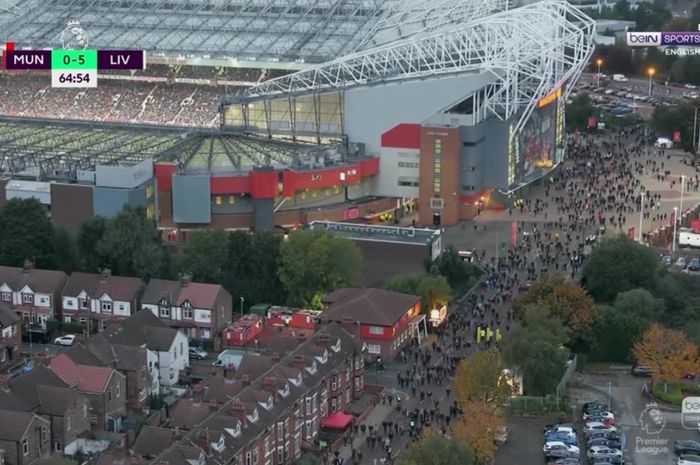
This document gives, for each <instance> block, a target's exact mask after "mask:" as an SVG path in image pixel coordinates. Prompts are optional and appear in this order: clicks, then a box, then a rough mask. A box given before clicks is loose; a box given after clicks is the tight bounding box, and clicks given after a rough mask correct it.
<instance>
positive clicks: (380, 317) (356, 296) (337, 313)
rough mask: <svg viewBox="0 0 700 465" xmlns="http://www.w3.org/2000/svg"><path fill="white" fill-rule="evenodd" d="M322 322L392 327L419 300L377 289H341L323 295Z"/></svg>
mask: <svg viewBox="0 0 700 465" xmlns="http://www.w3.org/2000/svg"><path fill="white" fill-rule="evenodd" d="M324 301H325V302H326V303H327V304H328V307H327V308H326V311H325V312H324V313H323V314H322V316H321V318H322V319H324V320H326V321H343V320H346V319H348V320H351V321H359V322H360V323H361V324H365V325H378V326H394V325H395V324H396V323H397V322H398V321H399V320H400V319H401V317H403V316H404V315H405V314H406V312H408V311H409V310H410V309H412V308H414V307H415V306H416V304H418V303H420V297H418V296H415V295H410V294H402V293H400V292H394V291H387V290H384V289H376V288H369V289H366V288H342V289H336V290H335V291H333V292H331V293H330V294H328V295H326V297H325V299H324Z"/></svg>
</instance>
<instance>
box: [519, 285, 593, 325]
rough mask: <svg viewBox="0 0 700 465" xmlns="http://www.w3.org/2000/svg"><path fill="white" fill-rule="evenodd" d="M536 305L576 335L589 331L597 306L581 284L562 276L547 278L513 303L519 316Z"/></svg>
mask: <svg viewBox="0 0 700 465" xmlns="http://www.w3.org/2000/svg"><path fill="white" fill-rule="evenodd" d="M530 305H535V306H538V307H540V308H543V309H544V310H546V312H547V313H548V314H549V315H551V316H553V317H555V318H558V319H559V320H561V321H562V322H563V323H564V325H565V326H566V327H568V328H569V329H571V331H572V332H573V334H576V335H581V334H582V333H585V332H587V331H588V330H589V329H590V327H591V324H592V323H593V321H594V320H595V318H596V315H597V313H598V308H597V307H596V305H595V302H594V301H593V299H592V298H591V296H590V295H588V293H587V292H586V291H585V289H583V288H582V287H581V286H579V285H578V284H575V283H571V282H566V281H564V279H563V278H562V277H560V276H554V277H544V278H542V279H540V280H539V281H537V282H536V283H535V284H534V285H533V286H532V287H531V288H530V290H529V291H528V292H527V293H526V294H525V295H523V296H522V297H521V298H519V299H517V301H516V302H515V303H514V304H513V310H514V312H515V315H516V317H519V318H520V317H522V316H523V315H524V310H525V309H526V308H527V307H528V306H530Z"/></svg>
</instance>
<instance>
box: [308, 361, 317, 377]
mask: <svg viewBox="0 0 700 465" xmlns="http://www.w3.org/2000/svg"><path fill="white" fill-rule="evenodd" d="M306 371H308V372H309V374H311V375H313V374H315V373H316V372H317V371H318V366H317V365H316V360H314V362H313V363H312V364H311V365H310V366H307V367H306Z"/></svg>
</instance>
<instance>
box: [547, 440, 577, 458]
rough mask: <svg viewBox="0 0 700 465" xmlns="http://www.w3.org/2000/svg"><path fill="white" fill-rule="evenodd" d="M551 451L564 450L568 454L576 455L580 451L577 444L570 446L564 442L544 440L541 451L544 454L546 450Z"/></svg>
mask: <svg viewBox="0 0 700 465" xmlns="http://www.w3.org/2000/svg"><path fill="white" fill-rule="evenodd" d="M552 451H566V452H568V453H569V454H572V455H576V456H578V455H579V454H580V453H581V451H580V449H579V448H578V446H570V445H568V444H564V443H563V442H561V441H551V442H546V443H545V444H544V446H542V452H544V453H545V455H546V454H547V453H548V452H552Z"/></svg>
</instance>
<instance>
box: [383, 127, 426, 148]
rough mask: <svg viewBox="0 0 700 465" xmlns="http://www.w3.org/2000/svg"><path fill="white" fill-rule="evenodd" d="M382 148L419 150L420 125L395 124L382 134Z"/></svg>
mask: <svg viewBox="0 0 700 465" xmlns="http://www.w3.org/2000/svg"><path fill="white" fill-rule="evenodd" d="M382 147H393V148H397V149H420V124H409V123H402V124H397V125H396V126H394V127H393V128H391V129H389V130H388V131H387V132H385V133H384V134H382Z"/></svg>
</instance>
